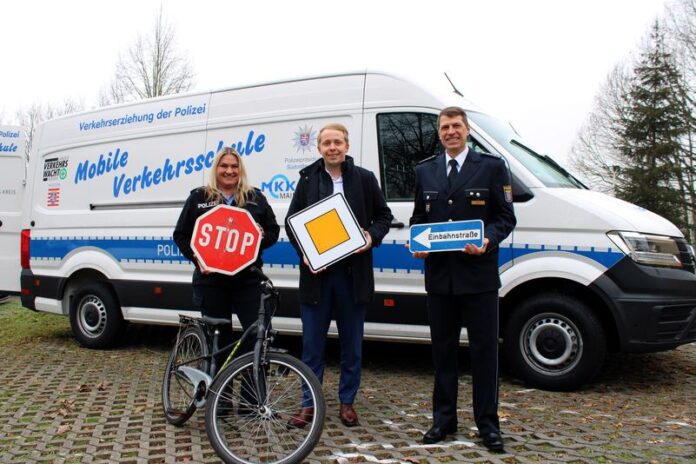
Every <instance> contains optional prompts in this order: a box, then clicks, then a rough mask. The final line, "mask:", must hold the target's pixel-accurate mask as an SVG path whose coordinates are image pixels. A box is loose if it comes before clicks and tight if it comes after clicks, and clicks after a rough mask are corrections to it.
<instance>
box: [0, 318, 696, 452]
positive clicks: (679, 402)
mask: <svg viewBox="0 0 696 464" xmlns="http://www.w3.org/2000/svg"><path fill="white" fill-rule="evenodd" d="M174 336H175V332H174V331H172V330H171V329H167V328H156V327H149V328H143V327H131V328H130V329H129V331H128V334H127V337H126V339H125V340H124V344H123V346H122V347H121V348H119V349H115V350H111V351H92V350H87V349H84V348H80V347H79V346H78V345H77V344H76V343H75V342H74V341H73V339H72V338H71V336H70V333H69V332H68V331H63V332H60V331H59V332H58V333H57V334H55V335H53V336H50V337H48V338H43V339H39V340H35V341H32V342H31V343H23V344H19V345H16V344H15V345H11V346H8V345H1V343H2V341H0V359H1V360H2V364H1V366H2V367H0V462H3V463H5V462H12V463H14V462H17V463H24V462H64V463H74V462H120V463H160V462H218V460H217V458H216V456H215V454H214V452H213V451H212V449H211V447H210V446H209V444H208V441H207V437H206V434H205V431H204V423H203V414H202V413H200V412H198V413H196V415H195V416H194V417H193V418H192V419H191V421H190V422H189V423H188V424H187V425H186V426H184V427H183V428H176V427H173V426H171V425H168V424H167V423H166V422H165V420H164V418H163V417H162V413H161V405H160V383H161V377H162V371H163V368H164V363H165V361H166V356H167V352H168V350H169V349H170V347H171V342H172V340H173V337H174ZM143 340H148V341H146V342H145V341H143ZM281 343H283V344H284V345H286V346H287V347H289V348H291V350H297V348H298V344H297V340H296V339H290V340H287V339H284V340H283V341H282V342H281ZM335 350H336V347H335V345H333V346H332V353H331V366H330V369H329V371H328V377H327V379H326V384H325V391H326V392H327V400H328V411H329V415H328V418H327V423H326V427H325V431H324V434H323V437H322V440H321V442H320V444H319V446H318V447H317V448H316V449H315V451H314V453H313V454H312V455H310V458H309V461H310V462H379V463H397V462H405V463H437V462H496V463H517V462H544V463H546V462H578V463H579V462H588V463H596V462H603V463H610V462H612V463H613V462H616V463H618V462H626V463H628V462H630V463H633V462H651V463H653V462H654V463H664V462H667V463H669V462H674V463H687V462H694V463H696V345H694V344H692V345H688V346H684V347H681V348H680V349H678V350H676V351H671V352H666V353H658V354H651V355H631V356H627V355H614V356H611V357H610V359H609V362H608V363H607V365H606V367H605V368H604V370H603V371H602V373H601V374H600V377H599V378H598V380H597V381H596V382H595V384H594V385H593V386H591V387H588V388H586V389H585V390H584V391H579V392H574V393H553V392H544V391H539V390H533V389H528V388H526V387H525V386H523V385H521V384H520V383H518V382H517V381H515V380H514V379H510V378H507V377H503V380H502V385H501V416H502V420H503V423H502V425H503V430H504V434H505V435H504V437H505V440H506V450H507V453H506V454H500V455H495V454H490V453H488V452H487V451H486V449H485V448H483V447H482V445H481V444H480V443H479V442H478V440H477V439H476V435H475V433H474V432H473V431H471V430H470V427H471V426H472V425H473V423H472V419H471V415H472V412H471V404H470V395H471V387H470V380H471V379H470V377H469V375H468V368H467V366H466V363H464V365H463V368H464V369H463V370H464V372H463V374H462V376H461V379H460V384H461V390H460V407H461V410H460V412H459V420H460V429H459V433H458V434H457V435H456V436H455V437H454V438H453V439H451V440H449V441H447V442H445V443H443V444H439V445H430V446H425V445H422V444H421V442H420V440H421V436H422V434H423V432H424V431H425V430H427V428H428V427H429V425H430V420H431V417H430V410H431V404H430V390H431V387H432V370H431V364H430V355H429V347H427V346H405V345H393V344H380V343H368V344H366V349H365V358H366V363H365V364H366V365H365V372H364V382H363V389H362V394H361V396H359V399H358V401H357V402H356V409H357V411H358V412H359V413H360V421H361V424H362V425H361V426H360V427H355V428H353V429H347V428H345V427H343V426H342V425H341V424H340V422H339V421H338V418H337V417H336V413H337V408H338V404H337V400H336V394H335V391H336V381H337V378H336V375H337V360H336V359H337V356H336V352H335ZM462 353H463V354H464V355H466V351H465V350H462Z"/></svg>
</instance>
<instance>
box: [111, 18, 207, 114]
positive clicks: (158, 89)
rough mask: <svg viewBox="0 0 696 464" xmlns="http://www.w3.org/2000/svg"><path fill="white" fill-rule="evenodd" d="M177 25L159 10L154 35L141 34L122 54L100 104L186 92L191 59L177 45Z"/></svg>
mask: <svg viewBox="0 0 696 464" xmlns="http://www.w3.org/2000/svg"><path fill="white" fill-rule="evenodd" d="M175 36H176V33H175V29H174V26H172V25H171V24H169V23H167V22H166V20H165V18H164V13H163V11H162V8H160V10H159V14H158V16H157V21H156V23H155V28H154V30H153V32H152V34H151V35H148V36H143V35H141V34H138V38H137V39H136V41H135V43H134V44H133V45H131V46H130V48H129V49H128V50H127V51H126V53H125V54H123V55H119V58H118V63H117V65H116V71H115V73H114V78H113V80H112V81H111V84H110V85H109V86H108V88H107V89H105V90H102V92H101V93H100V95H99V97H98V100H99V105H101V106H104V105H107V104H112V103H121V102H127V101H133V100H140V99H143V98H152V97H158V96H161V95H170V94H175V93H180V92H185V91H187V90H189V89H190V88H191V86H192V85H193V77H194V73H193V68H192V65H191V62H190V60H189V59H188V58H187V57H186V56H185V55H184V54H182V53H181V52H180V51H179V50H178V49H177V47H176V43H175V42H176V41H175Z"/></svg>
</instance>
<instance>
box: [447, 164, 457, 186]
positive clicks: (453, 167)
mask: <svg viewBox="0 0 696 464" xmlns="http://www.w3.org/2000/svg"><path fill="white" fill-rule="evenodd" d="M449 165H450V172H449V174H448V175H447V182H448V183H449V186H450V188H452V186H453V185H454V182H455V181H456V180H457V174H459V170H458V168H459V165H458V164H457V160H454V159H451V160H449Z"/></svg>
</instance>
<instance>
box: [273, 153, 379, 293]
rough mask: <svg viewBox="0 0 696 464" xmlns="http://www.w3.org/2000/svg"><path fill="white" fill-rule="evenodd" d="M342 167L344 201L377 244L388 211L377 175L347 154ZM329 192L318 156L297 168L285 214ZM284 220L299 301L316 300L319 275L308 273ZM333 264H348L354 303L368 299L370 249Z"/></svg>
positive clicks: (372, 283) (370, 288)
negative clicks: (297, 268) (294, 261)
mask: <svg viewBox="0 0 696 464" xmlns="http://www.w3.org/2000/svg"><path fill="white" fill-rule="evenodd" d="M342 171H343V172H342V175H343V191H344V192H343V193H344V195H345V197H346V201H347V202H348V205H349V206H350V208H351V210H353V214H354V215H355V219H356V220H357V221H358V224H360V227H362V228H363V229H365V230H366V231H367V232H369V233H370V236H371V237H372V248H374V247H378V246H379V245H380V244H381V243H382V239H383V238H384V236H385V235H387V232H389V224H390V223H391V220H392V214H391V210H390V209H389V207H388V206H387V202H386V200H385V199H384V194H383V193H382V191H381V190H380V188H379V185H378V184H377V179H376V178H375V175H374V174H373V173H372V172H370V171H368V170H367V169H363V168H361V167H359V166H356V165H355V164H354V163H353V158H351V157H350V156H346V161H345V162H344V163H343V165H342ZM332 193H333V182H332V181H331V176H329V174H328V173H327V172H326V170H325V168H324V160H323V158H320V159H318V160H317V161H315V162H314V163H312V164H310V165H309V166H307V167H305V168H304V169H302V170H301V171H300V180H299V181H298V182H297V188H296V189H295V193H294V195H293V197H292V202H291V203H290V209H289V210H288V217H290V216H292V215H293V214H295V213H297V212H299V211H302V210H303V209H305V208H307V207H308V206H311V205H313V204H314V203H316V202H318V201H319V200H322V199H324V198H326V197H328V196H330V195H331V194H332ZM285 223H286V227H285V230H286V231H287V233H288V238H289V239H290V242H291V243H292V245H293V247H295V250H296V251H297V254H298V256H299V257H300V303H303V304H318V303H319V296H320V294H321V287H320V285H321V279H320V277H319V275H315V274H312V272H311V271H310V270H309V268H308V267H307V266H305V265H304V262H303V259H302V250H301V248H300V246H299V245H298V243H297V241H296V240H295V236H294V235H293V234H292V231H291V229H290V227H289V226H288V223H287V218H286V220H285ZM337 264H339V265H347V266H349V269H350V272H351V275H352V277H353V295H354V298H355V303H356V304H366V303H369V302H370V301H372V298H373V296H374V293H375V279H374V274H373V271H372V249H370V250H368V251H366V252H364V253H355V254H353V255H351V256H349V257H347V258H344V259H343V260H342V261H339V263H337ZM334 265H336V264H334Z"/></svg>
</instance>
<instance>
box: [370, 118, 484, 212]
mask: <svg viewBox="0 0 696 464" xmlns="http://www.w3.org/2000/svg"><path fill="white" fill-rule="evenodd" d="M377 137H378V140H379V161H380V166H381V169H380V172H381V176H382V177H381V180H382V189H383V190H384V196H385V197H386V199H387V201H412V200H413V193H414V192H415V188H416V170H415V166H416V164H418V162H419V161H421V160H423V159H425V158H428V157H430V156H433V155H435V154H438V153H442V152H443V151H444V150H443V147H442V144H441V143H440V138H439V137H438V134H437V115H436V114H430V113H383V114H378V115H377ZM468 145H469V147H470V148H473V149H475V150H476V151H479V152H482V153H488V152H489V150H488V149H486V148H485V147H484V146H483V145H481V144H480V143H478V142H477V141H476V140H475V139H473V138H472V137H471V136H469V141H468Z"/></svg>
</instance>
